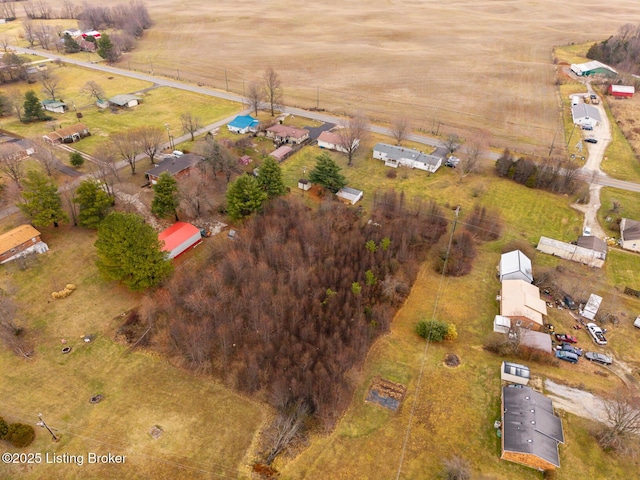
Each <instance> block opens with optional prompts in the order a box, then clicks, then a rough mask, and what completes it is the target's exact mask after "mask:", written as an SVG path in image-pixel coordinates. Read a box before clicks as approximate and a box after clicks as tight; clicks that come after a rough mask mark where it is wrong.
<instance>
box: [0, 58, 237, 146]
mask: <svg viewBox="0 0 640 480" xmlns="http://www.w3.org/2000/svg"><path fill="white" fill-rule="evenodd" d="M47 65H49V70H48V72H49V73H50V74H51V75H55V76H56V77H58V78H59V79H60V83H59V84H60V86H61V89H60V92H59V94H58V95H57V98H63V99H64V101H65V102H66V103H67V105H68V106H69V108H70V111H68V112H66V113H64V114H56V113H50V115H51V116H52V117H53V118H54V120H53V121H51V122H36V123H31V124H23V123H21V122H19V121H18V119H17V118H15V117H13V116H10V117H6V118H2V119H0V127H1V128H3V129H5V130H8V131H10V132H15V133H17V134H19V135H22V136H24V137H39V136H41V135H43V134H45V133H47V132H50V131H51V129H52V127H53V126H55V127H56V128H60V127H64V126H68V125H72V124H74V123H76V122H78V121H80V122H83V123H85V124H86V125H87V126H88V127H89V130H90V131H91V133H92V136H91V137H88V138H85V139H83V140H82V141H80V142H78V143H76V144H75V145H74V147H75V148H77V149H78V150H81V151H83V152H86V153H95V152H96V151H97V150H99V149H100V148H101V147H102V146H104V145H105V144H106V141H107V139H108V137H109V135H111V134H113V133H115V132H120V131H123V130H125V129H132V128H136V127H140V126H144V125H155V126H158V127H161V128H163V129H164V128H165V125H167V124H168V125H169V126H170V129H171V133H172V135H174V136H175V137H177V136H179V135H182V134H183V131H182V125H181V122H180V115H182V114H183V113H187V112H190V113H191V114H192V115H193V116H195V117H198V118H199V119H200V123H201V124H202V126H205V125H207V124H210V123H213V122H215V121H217V120H220V119H222V118H225V117H227V116H229V115H231V114H233V112H235V111H240V110H241V105H239V104H237V103H235V102H230V101H226V100H220V99H215V98H212V97H208V96H205V95H199V94H195V93H191V92H186V91H183V90H177V89H173V88H170V87H159V88H151V89H150V90H146V91H144V90H145V89H149V88H150V87H152V84H151V83H149V82H143V81H140V80H136V79H131V78H128V77H123V76H117V75H116V76H114V75H110V74H106V73H102V72H97V71H93V70H89V69H83V68H79V67H74V66H68V65H63V66H57V65H55V64H53V63H49V64H47ZM90 80H91V81H94V82H96V83H98V84H99V85H100V86H101V87H102V88H103V89H104V91H105V94H106V96H107V97H111V96H114V95H117V94H120V93H135V94H136V95H138V96H140V97H142V99H143V102H142V103H141V104H140V105H138V106H137V107H133V108H131V109H122V110H117V112H116V113H113V112H112V111H111V110H110V109H100V108H98V107H97V106H96V105H95V101H94V99H92V98H90V97H88V96H87V95H85V94H83V93H82V92H81V89H82V87H83V86H84V85H85V83H86V82H87V81H90ZM11 88H18V89H19V90H20V91H21V92H22V93H24V92H26V91H27V90H29V89H33V90H34V91H35V92H36V94H37V95H38V97H39V98H40V99H45V98H47V96H46V95H45V94H44V93H43V92H42V91H41V86H40V84H39V83H35V84H32V85H28V84H27V83H22V84H17V85H15V86H12V87H11ZM74 104H75V106H76V108H77V110H78V111H79V112H80V113H82V115H83V118H82V119H79V120H78V119H76V117H75V115H74V111H73V105H74Z"/></svg>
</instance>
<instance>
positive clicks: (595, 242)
mask: <svg viewBox="0 0 640 480" xmlns="http://www.w3.org/2000/svg"><path fill="white" fill-rule="evenodd" d="M577 244H578V246H579V247H582V248H588V249H589V250H594V251H596V252H600V253H603V254H605V255H606V253H607V244H606V243H605V242H604V241H603V240H600V239H599V238H598V237H594V236H593V235H580V236H579V237H578V241H577Z"/></svg>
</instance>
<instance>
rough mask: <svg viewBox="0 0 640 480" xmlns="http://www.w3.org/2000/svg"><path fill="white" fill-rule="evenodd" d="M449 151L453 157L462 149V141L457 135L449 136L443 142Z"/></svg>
mask: <svg viewBox="0 0 640 480" xmlns="http://www.w3.org/2000/svg"><path fill="white" fill-rule="evenodd" d="M443 143H444V146H445V148H446V149H447V151H448V152H449V153H450V154H452V155H453V153H454V152H455V151H456V150H458V149H459V148H460V145H462V141H461V140H460V137H459V136H458V134H457V133H452V134H450V135H448V136H447V138H446V139H445V141H444V142H443Z"/></svg>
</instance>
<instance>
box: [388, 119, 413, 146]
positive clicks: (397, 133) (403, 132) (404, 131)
mask: <svg viewBox="0 0 640 480" xmlns="http://www.w3.org/2000/svg"><path fill="white" fill-rule="evenodd" d="M410 131H411V125H410V123H409V119H408V118H407V117H405V116H400V117H397V118H395V119H394V120H393V125H392V126H391V134H392V135H393V138H394V139H395V140H396V145H400V144H401V143H402V141H403V140H406V138H407V135H409V132H410Z"/></svg>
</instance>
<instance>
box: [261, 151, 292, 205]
mask: <svg viewBox="0 0 640 480" xmlns="http://www.w3.org/2000/svg"><path fill="white" fill-rule="evenodd" d="M258 184H259V185H260V188H262V189H263V190H264V191H265V192H267V197H269V198H274V197H279V196H280V195H284V194H285V193H286V192H287V188H286V187H285V186H284V182H283V181H282V170H281V169H280V165H278V163H277V162H276V161H275V159H274V158H273V157H267V159H266V160H265V161H264V162H263V163H262V165H260V169H259V171H258Z"/></svg>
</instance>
